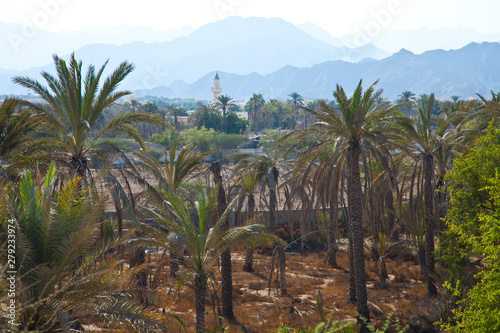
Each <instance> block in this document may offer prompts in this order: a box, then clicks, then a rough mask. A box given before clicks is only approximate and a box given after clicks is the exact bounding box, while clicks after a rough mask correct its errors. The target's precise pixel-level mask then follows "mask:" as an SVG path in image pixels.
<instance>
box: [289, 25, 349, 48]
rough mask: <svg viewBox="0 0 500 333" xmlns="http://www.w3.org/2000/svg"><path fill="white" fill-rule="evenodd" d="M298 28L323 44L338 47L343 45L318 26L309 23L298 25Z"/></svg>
mask: <svg viewBox="0 0 500 333" xmlns="http://www.w3.org/2000/svg"><path fill="white" fill-rule="evenodd" d="M297 28H299V29H300V30H302V31H304V32H306V33H308V34H309V35H311V36H313V37H314V38H316V39H317V40H320V41H322V42H325V43H328V44H332V45H334V46H337V47H339V46H342V45H343V43H342V41H341V40H340V39H339V38H337V37H333V36H332V35H331V34H330V33H329V32H328V31H326V30H324V29H323V28H321V27H320V26H319V25H317V24H314V23H311V22H307V23H302V24H297Z"/></svg>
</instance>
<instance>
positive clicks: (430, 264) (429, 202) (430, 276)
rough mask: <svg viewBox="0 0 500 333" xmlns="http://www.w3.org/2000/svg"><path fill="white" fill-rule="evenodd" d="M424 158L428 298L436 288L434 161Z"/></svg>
mask: <svg viewBox="0 0 500 333" xmlns="http://www.w3.org/2000/svg"><path fill="white" fill-rule="evenodd" d="M424 158H425V161H424V163H425V164H424V169H425V171H424V177H425V180H424V225H425V265H426V272H425V274H426V277H427V291H428V293H429V296H431V297H435V296H437V288H436V281H435V280H434V207H433V206H434V205H433V204H434V197H433V193H432V192H433V191H432V173H433V171H434V165H433V164H434V160H433V156H432V155H431V154H426V155H425V156H424Z"/></svg>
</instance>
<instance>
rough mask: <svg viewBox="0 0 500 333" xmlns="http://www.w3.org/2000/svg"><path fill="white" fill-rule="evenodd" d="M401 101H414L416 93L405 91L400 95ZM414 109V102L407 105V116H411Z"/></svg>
mask: <svg viewBox="0 0 500 333" xmlns="http://www.w3.org/2000/svg"><path fill="white" fill-rule="evenodd" d="M398 98H399V102H400V103H413V102H414V101H415V94H414V93H412V92H411V91H409V90H405V91H403V92H402V93H401V94H400V95H398ZM411 111H412V104H407V105H406V107H405V113H406V116H408V117H410V116H411Z"/></svg>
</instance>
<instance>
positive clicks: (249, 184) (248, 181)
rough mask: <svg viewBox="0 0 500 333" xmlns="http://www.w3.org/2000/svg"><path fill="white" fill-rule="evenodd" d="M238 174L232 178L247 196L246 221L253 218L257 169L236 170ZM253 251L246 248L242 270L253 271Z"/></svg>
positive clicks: (257, 181) (257, 179) (257, 180)
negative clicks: (236, 177) (237, 176)
mask: <svg viewBox="0 0 500 333" xmlns="http://www.w3.org/2000/svg"><path fill="white" fill-rule="evenodd" d="M238 174H239V178H238V179H232V180H233V181H234V182H235V183H236V184H237V185H239V186H240V187H241V190H242V191H243V193H244V194H245V195H246V196H247V197H248V204H247V221H249V220H251V219H252V218H253V216H254V211H255V197H254V193H255V190H256V189H257V185H258V183H259V178H258V169H257V168H255V169H254V171H253V172H252V169H248V170H246V173H245V172H243V171H241V170H238ZM253 252H254V251H253V248H249V249H247V252H246V255H245V262H244V264H243V270H244V271H245V272H253Z"/></svg>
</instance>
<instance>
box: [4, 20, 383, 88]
mask: <svg viewBox="0 0 500 333" xmlns="http://www.w3.org/2000/svg"><path fill="white" fill-rule="evenodd" d="M134 31H136V32H137V33H139V31H138V30H134ZM115 32H116V31H114V30H112V31H110V32H109V33H110V34H111V35H112V34H113V33H115ZM87 33H89V32H88V31H87ZM68 38H69V37H68ZM34 41H35V40H34ZM36 42H39V40H38V39H36ZM59 55H60V56H64V54H61V53H59ZM76 56H77V58H78V59H82V60H83V63H84V66H85V65H88V64H94V65H96V66H99V65H100V64H103V63H104V62H105V61H106V60H107V59H110V61H109V64H108V68H109V69H112V68H115V67H116V66H117V65H118V64H119V63H120V62H121V61H123V60H128V61H130V62H132V63H134V64H135V65H136V70H135V71H134V72H133V73H132V74H131V75H129V77H128V78H127V80H126V81H125V82H124V85H123V87H124V88H127V89H152V88H154V87H158V86H168V85H170V84H171V83H172V82H174V81H176V80H179V79H181V80H184V81H185V82H193V81H195V80H197V79H198V78H199V77H200V76H202V75H203V74H205V73H207V72H210V71H213V70H220V71H225V72H232V73H237V74H248V73H251V72H254V71H255V72H258V73H260V74H269V73H272V72H274V71H276V70H278V69H280V68H281V67H283V66H286V65H292V66H297V67H306V66H312V65H314V64H318V63H322V62H325V61H328V60H334V59H343V60H347V61H359V60H361V59H364V58H382V57H384V56H387V54H386V53H385V52H384V51H382V50H379V49H377V48H376V47H374V46H373V45H369V46H363V47H361V48H359V49H350V48H347V47H344V46H343V47H336V46H334V45H331V44H329V43H326V42H323V41H320V40H318V39H316V38H314V37H312V36H311V35H309V34H308V33H306V32H304V31H302V30H300V29H298V28H297V27H296V26H294V25H293V24H291V23H289V22H286V21H284V20H282V19H279V18H274V19H265V18H256V17H252V18H241V17H229V18H227V19H225V20H222V21H218V22H215V23H211V24H207V25H204V26H202V27H200V28H198V29H196V30H195V31H193V32H192V33H190V34H189V35H188V36H183V37H179V38H176V39H174V40H172V41H168V42H155V43H146V42H144V41H139V42H134V43H127V44H123V45H110V44H90V45H86V46H84V47H82V48H80V49H78V50H77V51H76ZM48 62H49V61H47V62H46V63H48ZM0 67H1V66H0ZM26 73H27V72H26ZM0 74H1V73H0ZM23 75H25V74H23ZM0 79H1V78H0ZM2 86H5V84H2V82H0V87H2ZM7 92H8V93H9V92H10V91H7ZM0 93H1V92H0Z"/></svg>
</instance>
